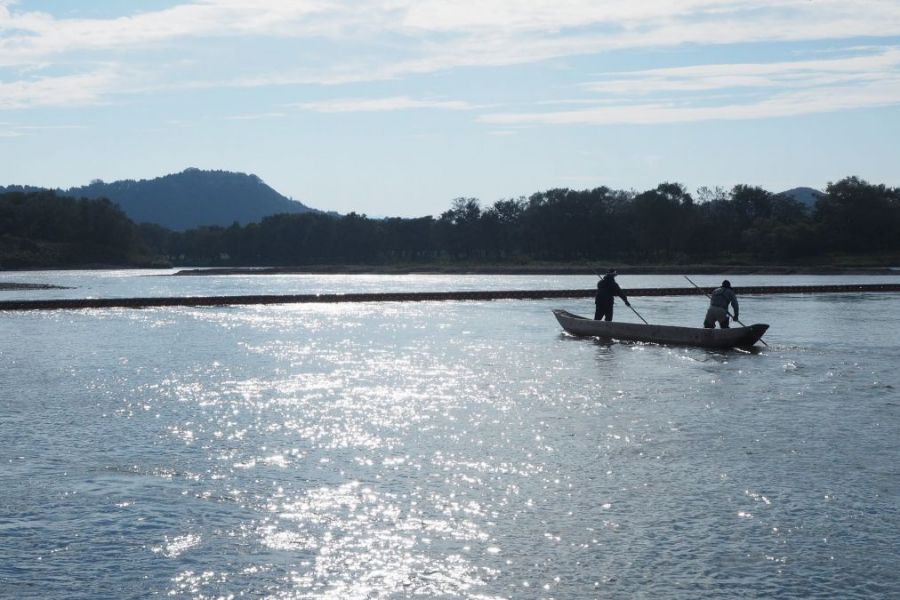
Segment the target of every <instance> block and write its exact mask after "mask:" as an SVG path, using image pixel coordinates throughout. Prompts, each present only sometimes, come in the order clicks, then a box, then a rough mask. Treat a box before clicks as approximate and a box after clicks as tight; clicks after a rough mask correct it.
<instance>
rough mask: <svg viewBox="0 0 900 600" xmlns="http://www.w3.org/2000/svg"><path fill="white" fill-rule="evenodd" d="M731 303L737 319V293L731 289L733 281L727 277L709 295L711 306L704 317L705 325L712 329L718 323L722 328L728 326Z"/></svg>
mask: <svg viewBox="0 0 900 600" xmlns="http://www.w3.org/2000/svg"><path fill="white" fill-rule="evenodd" d="M729 304H730V305H731V307H732V308H733V309H734V320H735V321H737V320H738V301H737V295H735V293H734V290H732V289H731V282H730V281H728V280H727V279H726V280H725V281H723V282H722V287H719V288H716V289H715V290H714V291H713V293H712V294H711V295H710V297H709V308H708V309H707V311H706V318H705V319H703V326H704V327H706V328H707V329H712V328H714V327H715V326H716V323H718V324H719V327H721V328H722V329H725V328H727V327H728V305H729Z"/></svg>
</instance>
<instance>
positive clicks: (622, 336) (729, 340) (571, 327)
mask: <svg viewBox="0 0 900 600" xmlns="http://www.w3.org/2000/svg"><path fill="white" fill-rule="evenodd" d="M553 314H554V315H555V316H556V320H557V321H559V324H560V325H562V328H563V329H565V330H566V332H568V333H570V334H572V335H577V336H588V337H602V338H609V339H616V340H628V341H634V342H652V343H655V344H670V345H674V346H699V347H702V348H749V347H750V346H752V345H754V344H755V343H756V342H758V341H759V339H760V338H761V337H762V336H763V334H764V333H765V332H766V330H767V329H769V326H768V325H766V324H762V323H757V324H755V325H750V326H748V327H730V328H727V329H706V328H703V327H676V326H673V325H645V324H643V323H622V322H618V321H595V320H593V319H586V318H585V317H580V316H578V315H575V314H572V313H570V312H568V311H565V310H560V309H556V310H554V311H553Z"/></svg>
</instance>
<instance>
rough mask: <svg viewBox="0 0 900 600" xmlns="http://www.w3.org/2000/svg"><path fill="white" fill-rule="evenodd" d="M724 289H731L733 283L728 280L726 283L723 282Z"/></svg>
mask: <svg viewBox="0 0 900 600" xmlns="http://www.w3.org/2000/svg"><path fill="white" fill-rule="evenodd" d="M722 287H725V288H730V287H731V282H730V281H728V280H727V279H726V280H725V281H723V282H722Z"/></svg>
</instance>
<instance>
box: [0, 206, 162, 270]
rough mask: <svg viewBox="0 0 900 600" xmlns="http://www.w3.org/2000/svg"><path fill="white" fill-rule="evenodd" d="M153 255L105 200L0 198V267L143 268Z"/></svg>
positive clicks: (125, 220)
mask: <svg viewBox="0 0 900 600" xmlns="http://www.w3.org/2000/svg"><path fill="white" fill-rule="evenodd" d="M156 255H157V251H156V250H155V249H151V248H149V247H148V246H147V244H145V243H144V241H143V240H142V239H141V235H140V231H139V228H138V227H137V225H135V224H134V223H133V222H132V221H131V220H130V219H129V218H128V217H127V216H126V215H125V213H124V212H122V210H121V209H120V208H119V207H118V206H117V205H115V204H113V203H112V202H110V201H109V200H105V199H101V200H87V199H80V200H76V199H73V198H65V197H60V196H58V195H57V194H56V193H55V192H53V191H46V190H38V191H30V192H8V193H5V194H0V267H2V268H27V267H76V266H84V265H132V266H136V265H140V266H144V265H148V264H152V262H153V261H154V260H155V259H154V257H155V256H156Z"/></svg>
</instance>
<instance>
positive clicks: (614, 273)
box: [606, 269, 619, 277]
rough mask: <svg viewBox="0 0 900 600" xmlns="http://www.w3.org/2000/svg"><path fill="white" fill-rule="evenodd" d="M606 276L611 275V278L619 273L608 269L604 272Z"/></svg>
mask: <svg viewBox="0 0 900 600" xmlns="http://www.w3.org/2000/svg"><path fill="white" fill-rule="evenodd" d="M606 274H607V275H612V276H613V277H615V276H616V275H618V274H619V272H618V271H616V270H615V269H608V270H607V271H606Z"/></svg>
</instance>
